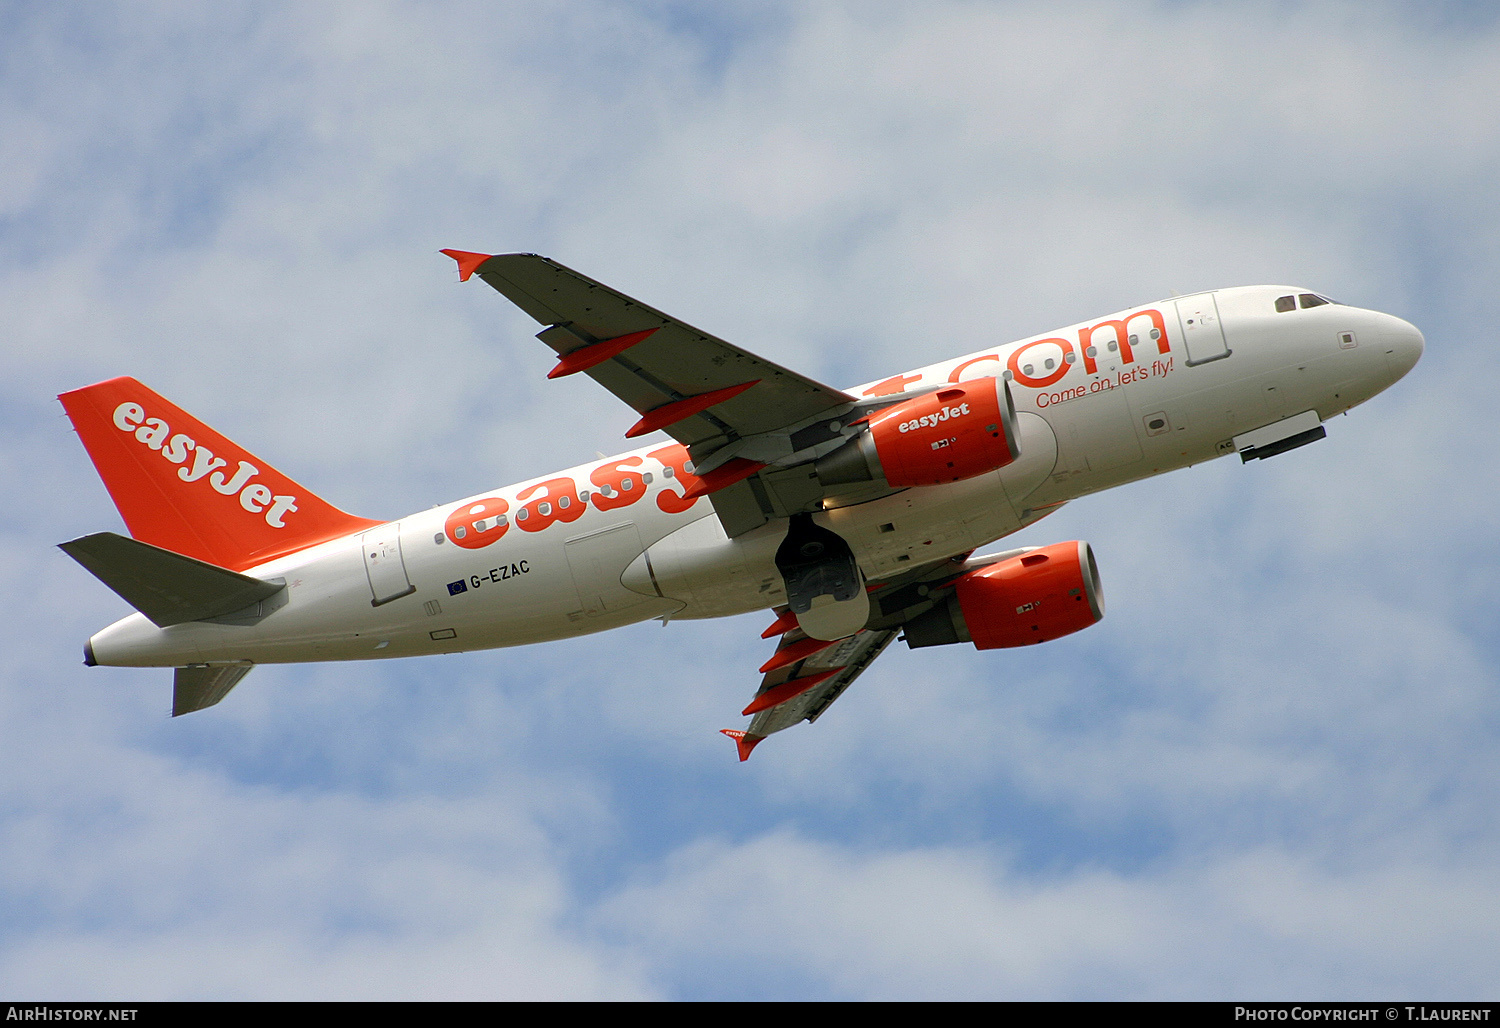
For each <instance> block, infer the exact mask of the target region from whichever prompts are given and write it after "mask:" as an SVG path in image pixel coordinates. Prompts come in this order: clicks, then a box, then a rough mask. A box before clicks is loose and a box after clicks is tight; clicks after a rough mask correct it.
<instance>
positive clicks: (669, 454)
mask: <svg viewBox="0 0 1500 1028" xmlns="http://www.w3.org/2000/svg"><path fill="white" fill-rule="evenodd" d="M647 456H649V457H652V458H653V459H655V460H659V461H661V462H662V464H664V465H666V466H667V467H669V468H671V469H672V474H674V475H675V476H677V481H679V482H681V483H682V488H683V489H684V490H686V489H690V488H692V487H693V486H694V485H696V484H697V483H698V476H697V475H692V474H689V473H688V471H687V462H688V452H687V447H685V446H683V445H682V444H681V443H674V444H673V445H671V446H664V447H662V448H661V449H660V450H652V451H651V452H650V453H649V454H648V455H647ZM702 498H703V497H701V496H694V497H693V498H692V499H691V500H688V499H684V498H683V496H682V494H681V493H674V492H673V491H672V490H670V489H668V488H666V487H665V486H663V487H662V490H661V491H660V492H659V493H657V494H656V505H657V506H658V507H660V508H661V509H662V510H664V511H666V512H667V513H668V514H681V513H682V512H683V511H685V510H687V509H688V508H690V507H691V506H692V505H693V504H695V503H697V502H698V501H699V500H701V499H702Z"/></svg>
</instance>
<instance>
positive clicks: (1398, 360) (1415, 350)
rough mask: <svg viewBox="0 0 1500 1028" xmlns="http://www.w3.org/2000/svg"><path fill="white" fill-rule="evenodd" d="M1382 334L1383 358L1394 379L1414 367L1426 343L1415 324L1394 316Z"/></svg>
mask: <svg viewBox="0 0 1500 1028" xmlns="http://www.w3.org/2000/svg"><path fill="white" fill-rule="evenodd" d="M1384 334H1385V359H1386V363H1387V364H1389V365H1390V368H1391V373H1392V375H1393V378H1392V379H1391V380H1392V381H1395V380H1396V379H1399V378H1401V377H1402V376H1404V375H1405V374H1406V373H1407V372H1408V371H1410V370H1411V369H1412V368H1414V367H1416V365H1417V361H1418V360H1419V359H1421V356H1422V351H1423V350H1424V349H1425V348H1426V345H1427V343H1426V340H1425V339H1423V338H1422V333H1421V332H1420V331H1418V330H1417V326H1415V325H1413V324H1412V323H1411V322H1409V321H1402V320H1401V319H1400V318H1396V317H1392V318H1390V321H1389V322H1388V323H1387V327H1386V331H1385V333H1384Z"/></svg>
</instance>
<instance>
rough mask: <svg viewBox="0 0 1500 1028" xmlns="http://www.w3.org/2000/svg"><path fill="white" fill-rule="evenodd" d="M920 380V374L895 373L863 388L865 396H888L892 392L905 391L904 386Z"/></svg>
mask: <svg viewBox="0 0 1500 1028" xmlns="http://www.w3.org/2000/svg"><path fill="white" fill-rule="evenodd" d="M920 381H922V376H921V375H897V376H895V377H894V378H888V379H886V380H885V381H884V382H879V383H877V384H875V385H872V386H871V387H870V388H868V389H866V390H865V395H866V396H890V395H892V394H894V393H904V392H906V387H907V386H908V385H909V384H911V383H912V382H920Z"/></svg>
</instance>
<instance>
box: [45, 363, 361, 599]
mask: <svg viewBox="0 0 1500 1028" xmlns="http://www.w3.org/2000/svg"><path fill="white" fill-rule="evenodd" d="M58 399H59V400H61V401H62V405H63V407H64V408H65V409H66V410H67V412H68V417H69V418H70V419H71V420H72V422H73V427H74V428H75V429H77V430H78V436H79V438H80V439H82V440H83V446H84V449H86V450H88V452H89V458H90V459H91V460H93V462H94V467H95V468H97V469H98V471H99V477H100V478H102V479H104V487H105V488H106V489H108V490H109V495H110V497H111V498H112V499H113V500H114V501H115V506H116V507H118V508H119V510H120V514H121V516H122V517H124V519H125V524H126V526H127V527H128V528H129V529H130V534H131V535H132V536H134V537H135V538H136V539H139V540H140V541H141V542H146V543H150V544H151V545H153V546H160V547H162V548H164V549H168V550H172V551H173V552H176V553H181V554H184V555H186V556H189V557H195V558H197V559H198V560H203V561H207V562H208V563H210V564H217V565H218V566H219V567H223V568H230V569H232V570H235V571H239V570H243V569H244V568H248V567H252V566H254V565H256V564H261V563H264V562H265V561H268V560H271V559H273V558H275V557H281V556H284V555H286V554H288V553H294V552H296V551H297V550H302V549H306V548H307V547H309V546H313V545H315V544H317V543H321V542H326V541H327V540H329V539H337V538H338V537H339V536H342V535H348V534H349V533H351V532H358V531H361V530H362V529H366V528H370V527H372V526H374V525H378V524H381V522H379V521H368V520H366V519H365V518H357V517H355V516H354V515H352V514H345V513H344V512H343V511H341V510H339V509H338V508H337V507H334V506H333V505H331V504H329V503H327V502H326V501H324V500H322V499H320V498H318V497H317V496H315V495H314V494H313V493H312V492H311V491H310V490H308V489H305V488H303V487H302V486H300V485H298V484H297V483H296V482H294V481H292V480H291V479H290V478H288V477H286V476H285V475H283V474H282V473H281V472H279V471H277V470H276V469H275V468H273V467H271V466H270V465H269V464H267V463H266V462H265V461H263V460H261V459H260V458H259V457H257V456H255V455H254V454H252V453H250V452H249V451H248V450H246V449H244V448H243V447H240V446H236V445H235V444H234V443H233V442H231V441H230V440H228V439H226V438H224V437H223V436H221V435H220V434H219V433H217V432H215V431H214V430H213V429H211V428H209V427H208V426H207V425H205V424H203V422H201V421H199V420H198V419H197V418H194V417H193V416H192V415H191V414H188V413H187V412H186V411H184V410H183V409H182V408H180V407H177V406H175V405H174V404H172V403H169V402H168V401H167V400H164V399H163V398H162V397H160V396H158V395H157V394H156V393H154V392H152V391H151V390H150V389H147V388H146V387H145V386H143V385H141V383H139V382H137V381H136V380H135V379H133V378H112V379H110V380H109V381H108V382H100V383H98V384H97V385H91V386H86V387H85V388H83V389H75V390H73V391H72V392H68V393H63V394H62V395H61V396H59V397H58Z"/></svg>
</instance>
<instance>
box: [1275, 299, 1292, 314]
mask: <svg viewBox="0 0 1500 1028" xmlns="http://www.w3.org/2000/svg"><path fill="white" fill-rule="evenodd" d="M1296 309H1297V298H1296V297H1295V296H1278V297H1277V298H1276V313H1277V314H1285V313H1286V312H1287V311H1294V310H1296Z"/></svg>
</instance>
